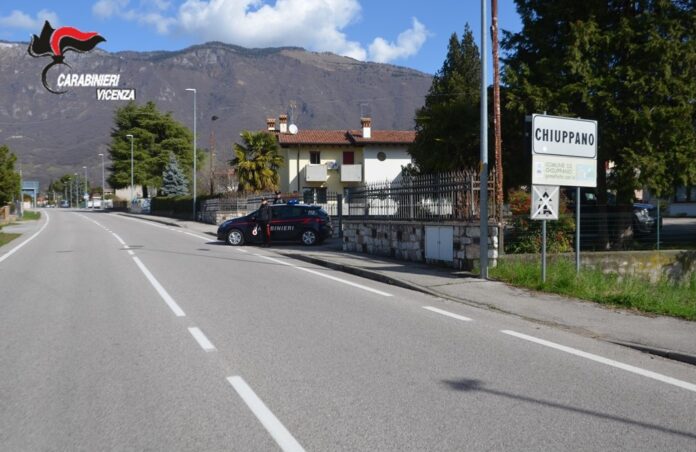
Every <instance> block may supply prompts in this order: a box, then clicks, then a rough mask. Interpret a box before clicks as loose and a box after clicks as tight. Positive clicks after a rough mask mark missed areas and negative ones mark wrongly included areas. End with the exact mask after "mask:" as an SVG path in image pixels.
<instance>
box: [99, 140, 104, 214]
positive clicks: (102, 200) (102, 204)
mask: <svg viewBox="0 0 696 452" xmlns="http://www.w3.org/2000/svg"><path fill="white" fill-rule="evenodd" d="M99 157H101V159H102V192H101V208H102V210H103V209H104V154H101V153H100V154H99Z"/></svg>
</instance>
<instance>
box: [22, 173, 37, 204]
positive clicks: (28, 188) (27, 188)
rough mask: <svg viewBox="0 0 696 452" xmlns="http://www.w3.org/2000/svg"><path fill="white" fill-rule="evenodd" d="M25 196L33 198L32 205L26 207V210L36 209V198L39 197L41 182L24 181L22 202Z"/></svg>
mask: <svg viewBox="0 0 696 452" xmlns="http://www.w3.org/2000/svg"><path fill="white" fill-rule="evenodd" d="M24 195H29V196H31V199H32V201H31V203H30V205H25V206H24V207H26V208H34V207H36V198H37V197H38V195H39V181H37V180H23V181H22V200H24Z"/></svg>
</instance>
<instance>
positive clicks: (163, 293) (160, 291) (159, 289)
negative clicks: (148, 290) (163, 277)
mask: <svg viewBox="0 0 696 452" xmlns="http://www.w3.org/2000/svg"><path fill="white" fill-rule="evenodd" d="M133 261H135V263H136V264H137V265H138V268H140V271H142V272H143V274H145V277H146V278H147V280H148V281H150V284H152V287H154V288H155V290H156V291H157V293H158V294H159V295H160V297H162V299H163V300H164V302H165V303H167V306H169V309H171V310H172V312H174V315H176V316H177V317H185V316H186V314H184V311H183V310H182V309H181V308H180V307H179V305H178V304H176V301H174V299H173V298H172V297H171V296H170V295H169V293H168V292H167V291H166V290H165V289H164V287H162V285H161V284H160V283H159V281H157V280H156V279H155V277H154V276H152V273H150V270H148V269H147V267H145V265H144V264H143V263H142V262H141V261H140V259H138V258H137V257H133Z"/></svg>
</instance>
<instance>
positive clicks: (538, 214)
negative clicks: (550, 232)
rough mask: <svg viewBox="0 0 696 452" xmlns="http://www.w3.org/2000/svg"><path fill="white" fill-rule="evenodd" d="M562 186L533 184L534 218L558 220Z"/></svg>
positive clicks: (532, 216) (532, 215)
mask: <svg viewBox="0 0 696 452" xmlns="http://www.w3.org/2000/svg"><path fill="white" fill-rule="evenodd" d="M560 197H561V191H560V187H558V186H548V185H532V212H531V218H532V220H558V204H559V203H558V201H559V198H560Z"/></svg>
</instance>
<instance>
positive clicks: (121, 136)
mask: <svg viewBox="0 0 696 452" xmlns="http://www.w3.org/2000/svg"><path fill="white" fill-rule="evenodd" d="M114 123H115V127H114V128H113V129H112V132H111V138H112V140H111V145H110V147H109V153H110V154H111V160H112V163H113V164H112V166H111V167H110V168H109V169H110V170H111V172H112V173H111V176H109V184H110V185H111V186H112V187H114V188H123V187H128V186H129V185H130V180H131V141H130V138H129V137H128V136H127V135H129V134H131V135H133V161H134V164H133V173H134V176H133V178H134V182H135V184H136V185H137V184H140V185H142V186H143V190H144V193H143V194H144V195H145V196H147V187H148V186H150V187H161V186H162V174H163V172H164V168H165V166H166V165H167V163H168V162H169V154H170V153H173V154H174V155H175V157H176V159H177V161H178V162H179V164H180V165H181V167H183V171H184V174H185V175H186V176H187V177H188V178H190V176H191V173H192V167H193V149H192V143H193V137H192V134H191V132H190V131H189V130H188V129H187V128H186V127H184V126H183V125H182V124H181V123H179V122H177V121H176V120H174V118H172V113H171V112H169V113H161V112H160V111H159V110H158V109H157V106H156V105H155V103H154V102H148V103H146V104H145V105H143V106H138V105H137V104H135V103H134V102H130V103H128V104H127V105H126V106H124V107H122V108H119V109H117V110H116V113H115V115H114ZM203 158H204V156H203V154H202V153H200V152H199V153H198V162H197V163H198V164H200V163H201V162H202V161H203Z"/></svg>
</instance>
